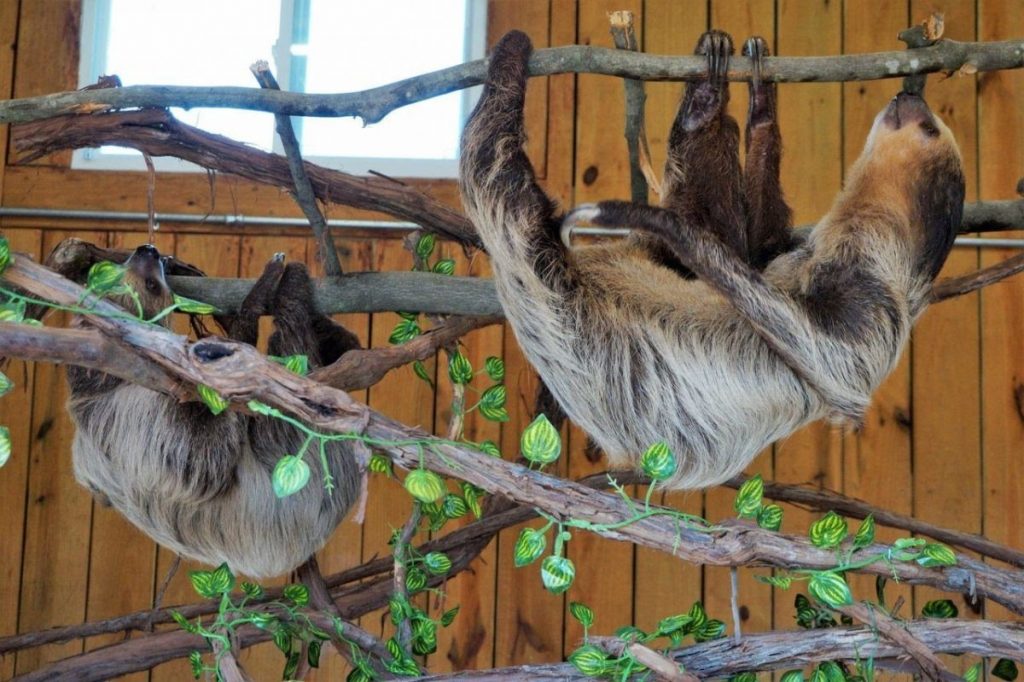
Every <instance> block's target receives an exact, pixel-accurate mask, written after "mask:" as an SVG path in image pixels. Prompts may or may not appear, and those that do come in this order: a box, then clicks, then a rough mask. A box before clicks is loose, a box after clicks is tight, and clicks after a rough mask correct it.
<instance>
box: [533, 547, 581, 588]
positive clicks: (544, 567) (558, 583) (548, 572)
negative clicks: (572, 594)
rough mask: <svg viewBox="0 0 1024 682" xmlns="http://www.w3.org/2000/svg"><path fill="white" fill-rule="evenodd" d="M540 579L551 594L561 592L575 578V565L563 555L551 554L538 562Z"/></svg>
mask: <svg viewBox="0 0 1024 682" xmlns="http://www.w3.org/2000/svg"><path fill="white" fill-rule="evenodd" d="M540 579H541V581H542V582H543V583H544V587H545V589H547V591H548V592H551V593H552V594H562V593H563V592H565V591H566V590H568V589H569V587H570V586H571V585H572V581H573V580H575V579H576V567H575V566H574V565H573V563H572V561H571V560H569V559H568V558H567V557H564V556H554V555H551V556H549V557H547V558H545V559H544V561H542V562H541V564H540Z"/></svg>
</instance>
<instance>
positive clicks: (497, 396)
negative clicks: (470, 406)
mask: <svg viewBox="0 0 1024 682" xmlns="http://www.w3.org/2000/svg"><path fill="white" fill-rule="evenodd" d="M507 396H508V393H507V391H506V389H505V386H504V385H503V384H495V385H494V386H491V387H490V388H488V389H487V390H486V391H484V393H483V395H482V396H480V404H479V409H480V414H482V415H483V416H484V417H485V418H486V419H490V420H491V421H492V422H506V421H508V411H507V410H506V409H505V402H506V400H507Z"/></svg>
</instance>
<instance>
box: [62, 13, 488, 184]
mask: <svg viewBox="0 0 1024 682" xmlns="http://www.w3.org/2000/svg"><path fill="white" fill-rule="evenodd" d="M306 2H308V0H280V4H281V20H280V29H279V33H278V40H277V43H275V44H274V46H273V50H272V53H273V56H274V61H275V62H276V68H275V69H274V71H275V73H276V75H277V80H278V82H279V83H280V85H281V89H282V90H288V89H289V83H290V81H291V79H292V57H293V55H294V54H296V53H297V52H299V51H301V50H302V46H300V45H294V44H293V31H292V28H293V17H294V16H295V10H296V5H297V3H306ZM109 27H110V0H83V1H82V34H81V58H80V61H79V65H78V82H79V87H84V86H86V85H90V84H93V83H95V82H96V81H97V80H98V79H99V77H100V76H101V75H105V74H107V73H109V72H108V70H107V64H106V50H105V49H97V48H99V47H100V46H105V45H106V44H107V41H108V32H109ZM486 35H487V0H467V2H466V41H465V45H466V49H465V53H464V55H463V61H471V60H474V59H480V58H482V57H483V56H484V54H485V51H486ZM381 85H384V84H383V83H382V84H381ZM480 92H481V88H480V87H474V88H467V89H464V90H462V92H461V96H462V121H463V122H464V121H465V120H466V118H468V117H469V113H470V111H472V109H473V106H474V105H475V104H476V100H477V99H478V98H479V97H480ZM301 120H302V118H300V117H295V118H294V119H293V121H294V122H295V124H296V133H297V135H298V137H299V140H300V143H301V139H302V137H301ZM273 140H274V142H273V149H272V151H273V152H274V153H276V154H283V153H284V150H283V148H282V147H281V140H280V139H279V138H278V136H277V133H276V132H275V133H274V136H273ZM303 158H304V159H305V160H307V161H310V162H312V163H315V164H318V165H320V166H325V167H327V168H333V169H335V170H341V171H344V172H346V173H352V174H354V175H370V174H371V172H377V173H383V174H384V175H390V176H393V177H405V178H442V179H443V178H455V177H457V176H458V159H409V158H384V157H374V158H370V157H351V156H305V155H304V156H303ZM153 165H154V167H155V168H156V170H158V171H161V172H200V171H204V170H205V169H203V168H201V167H199V166H197V165H195V164H193V163H190V162H188V161H183V160H182V159H176V158H173V157H166V156H163V157H154V158H153ZM71 167H72V168H75V169H81V170H108V171H109V170H114V171H144V170H146V165H145V162H144V161H143V159H142V156H141V155H137V154H130V155H129V154H101V153H99V150H97V149H78V150H75V152H74V153H73V155H72V160H71Z"/></svg>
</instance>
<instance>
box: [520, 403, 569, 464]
mask: <svg viewBox="0 0 1024 682" xmlns="http://www.w3.org/2000/svg"><path fill="white" fill-rule="evenodd" d="M519 447H520V450H521V451H522V453H523V457H525V458H526V459H528V460H529V461H531V462H534V463H535V464H551V463H552V462H554V461H555V460H557V459H558V457H559V456H560V455H561V454H562V439H561V438H560V437H559V435H558V430H557V429H556V428H555V427H554V426H553V425H552V424H551V422H549V421H548V418H547V417H546V416H544V415H543V414H538V415H537V418H536V419H534V420H533V421H532V422H530V425H529V426H527V427H526V429H525V430H524V431H523V435H522V438H520V440H519Z"/></svg>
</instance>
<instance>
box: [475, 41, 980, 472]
mask: <svg viewBox="0 0 1024 682" xmlns="http://www.w3.org/2000/svg"><path fill="white" fill-rule="evenodd" d="M531 50H532V48H531V45H530V41H529V39H528V38H527V37H526V36H525V35H524V34H522V33H519V32H512V33H509V34H507V35H506V36H505V37H504V38H502V39H501V41H500V42H499V43H498V45H497V46H496V47H495V49H494V51H493V53H492V55H491V57H490V61H489V66H488V75H487V81H486V84H485V87H484V92H483V95H482V97H481V99H480V101H479V102H478V104H477V106H476V108H475V109H474V111H473V113H472V115H471V117H470V120H469V121H468V123H467V125H466V128H465V131H464V133H463V137H462V144H461V151H462V154H461V161H460V164H461V168H460V174H461V179H460V185H461V187H460V188H461V193H462V198H463V203H464V205H465V208H466V211H467V213H468V215H469V217H470V219H471V220H472V222H473V223H474V225H475V226H476V228H477V229H478V231H479V233H480V236H481V238H482V240H483V242H484V244H485V246H486V248H487V251H488V253H489V255H490V257H491V260H492V266H493V271H494V278H495V281H496V286H497V290H498V294H499V298H500V300H501V303H502V306H503V308H504V310H505V314H506V316H507V318H508V320H509V322H510V324H511V325H512V328H513V330H514V331H515V334H516V337H517V339H518V341H519V343H520V345H521V347H522V349H523V352H524V353H525V355H526V357H527V359H528V360H529V361H530V362H531V364H533V366H534V367H535V368H536V369H537V371H538V373H539V374H540V377H541V379H542V380H543V381H544V383H545V384H546V385H547V386H548V387H549V389H550V390H551V393H552V394H553V395H554V397H555V399H556V400H557V402H558V403H559V404H560V405H561V407H562V408H563V409H564V411H565V413H566V414H567V415H568V416H569V418H571V419H572V420H573V421H574V422H576V423H577V424H578V425H579V426H581V427H582V428H583V430H584V431H586V432H587V434H588V435H589V436H590V437H591V438H593V440H594V441H595V443H596V444H597V445H598V446H599V447H600V448H601V449H602V450H603V451H604V452H605V453H606V455H607V456H608V458H609V461H610V463H611V465H612V466H613V467H615V468H624V467H628V466H630V465H632V466H636V465H637V463H638V461H639V459H640V455H641V453H643V452H644V451H645V449H646V448H648V447H649V446H650V445H652V444H653V443H656V442H659V441H663V442H665V443H666V444H667V445H668V446H669V447H670V449H671V450H672V452H673V453H674V455H675V459H676V464H677V467H676V469H675V472H674V474H673V475H672V476H671V477H670V478H669V479H668V480H667V481H665V483H664V485H666V486H667V487H669V488H676V489H686V488H702V487H706V486H711V485H715V484H718V483H721V482H723V481H725V480H727V479H728V478H730V477H732V476H734V475H735V474H737V473H739V472H740V471H742V469H743V468H744V467H745V466H746V465H747V464H748V463H749V462H750V461H751V460H752V459H753V458H754V457H755V456H756V455H757V453H758V452H759V451H761V450H762V449H763V448H764V447H765V446H766V445H768V444H770V443H772V442H774V441H776V440H778V439H780V438H783V437H785V436H786V435H788V434H789V433H792V432H793V431H794V430H796V429H797V428H799V427H800V426H802V425H804V424H806V423H808V422H811V421H813V420H817V419H822V418H825V419H829V420H831V421H833V422H836V423H853V424H855V425H856V424H859V423H861V422H862V420H863V416H864V413H865V410H866V409H867V407H868V405H869V403H870V397H871V393H872V392H873V391H874V389H875V388H877V386H878V385H879V383H881V381H882V380H883V379H884V378H885V377H886V375H888V374H889V373H890V372H891V371H892V369H893V368H894V366H895V364H896V362H897V361H898V359H899V356H900V354H901V351H902V349H903V347H904V345H905V343H906V341H907V339H908V336H909V334H910V330H911V327H912V326H913V323H914V321H915V320H916V319H917V318H918V317H919V316H920V315H921V313H922V312H923V310H924V309H925V306H926V305H927V302H928V295H929V291H930V288H931V285H932V282H933V280H934V278H935V277H936V275H937V274H938V272H939V270H940V268H941V267H942V264H943V262H944V261H945V259H946V256H947V255H948V253H949V251H950V249H951V248H952V245H953V239H954V237H955V235H956V232H957V230H958V227H959V224H960V220H961V212H962V203H963V197H964V179H963V172H962V162H961V158H960V153H959V150H958V149H957V146H956V142H955V141H954V139H953V136H952V134H951V133H950V131H949V129H948V128H947V127H946V126H945V125H944V124H943V123H942V122H941V121H940V120H939V119H938V118H936V117H935V116H934V115H933V114H932V113H931V111H930V110H929V109H928V106H927V105H926V104H925V102H924V101H923V100H922V99H921V98H920V97H918V96H916V95H912V94H908V93H905V92H904V93H900V94H898V95H897V96H896V97H895V98H894V99H893V100H892V101H891V102H890V103H889V104H888V106H887V107H886V108H885V109H884V110H883V111H882V112H881V113H879V114H878V116H877V118H876V119H875V122H874V125H873V127H872V129H871V133H870V134H869V136H868V139H867V142H866V144H865V147H864V151H863V153H862V154H861V156H860V158H859V159H858V160H857V161H856V163H855V164H854V165H853V167H852V169H851V170H850V172H849V174H848V176H847V177H848V179H847V181H846V184H845V187H844V188H843V190H842V191H841V192H840V194H839V195H838V197H837V198H836V199H835V201H834V203H833V205H832V207H831V209H830V210H829V212H828V214H827V215H826V216H825V217H824V218H823V219H822V220H821V222H819V223H818V225H817V226H816V227H815V228H814V229H813V231H812V232H811V233H810V235H809V236H808V237H807V238H806V239H805V240H802V241H800V240H797V239H795V238H794V236H793V234H792V232H791V230H790V229H789V216H790V211H789V209H788V207H787V206H786V204H785V201H784V200H783V198H782V194H781V190H780V186H779V178H778V173H779V159H780V154H781V151H780V144H781V140H780V136H779V133H778V127H777V124H776V121H775V91H774V86H772V85H770V84H767V83H764V82H762V80H761V79H760V77H759V74H760V63H761V57H762V56H764V55H765V54H767V49H766V47H765V43H764V41H763V40H761V39H756V38H754V39H751V40H749V41H747V43H746V45H745V48H744V52H745V53H746V54H748V55H749V56H750V57H751V58H752V59H753V60H754V64H755V69H754V78H753V79H752V81H751V83H750V86H749V87H750V95H751V97H750V109H749V112H748V122H747V134H746V145H747V155H746V165H745V168H744V169H743V170H742V171H741V170H740V165H739V160H738V150H737V147H738V137H739V129H738V126H737V124H736V122H735V121H734V120H733V119H732V118H731V117H729V116H728V115H727V114H726V113H725V106H726V103H727V101H728V82H727V80H726V72H727V68H728V62H729V56H730V54H731V53H732V44H731V40H730V39H729V37H728V36H727V35H726V34H724V33H720V32H709V33H706V34H705V35H703V36H702V37H701V38H700V40H699V42H698V45H697V49H696V53H697V54H699V55H704V56H705V57H706V59H707V63H708V77H707V78H705V79H703V80H701V81H699V82H695V83H691V84H688V85H687V87H686V92H685V96H684V97H683V100H682V102H681V105H680V107H679V111H678V113H677V116H676V119H675V121H674V123H673V125H672V129H671V134H670V136H669V144H668V161H667V163H666V167H665V182H664V194H663V200H662V206H661V207H652V206H645V205H638V204H631V203H628V202H623V201H602V202H600V203H597V204H593V205H584V206H580V207H578V208H577V209H575V210H574V211H572V212H570V213H569V215H568V216H566V217H564V218H563V217H562V216H561V215H560V214H559V213H558V211H557V208H556V206H555V204H554V202H553V201H552V200H551V199H550V198H549V197H548V196H546V195H545V194H544V192H543V191H542V190H541V189H540V187H539V186H538V184H537V182H536V180H535V176H534V172H533V169H532V167H531V165H530V162H529V160H528V158H527V156H526V154H525V152H524V150H523V147H524V142H525V133H524V129H523V105H524V100H525V83H526V78H527V63H528V60H529V57H530V54H531ZM580 222H590V223H591V224H595V225H602V226H625V227H630V228H632V230H633V233H632V236H631V237H630V238H628V239H625V240H620V241H616V242H605V243H603V244H598V245H593V246H586V247H579V248H570V247H569V246H568V245H567V244H566V243H564V242H563V240H562V237H563V236H564V234H565V233H567V232H570V231H571V229H572V227H573V226H575V225H576V224H578V223H580Z"/></svg>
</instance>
